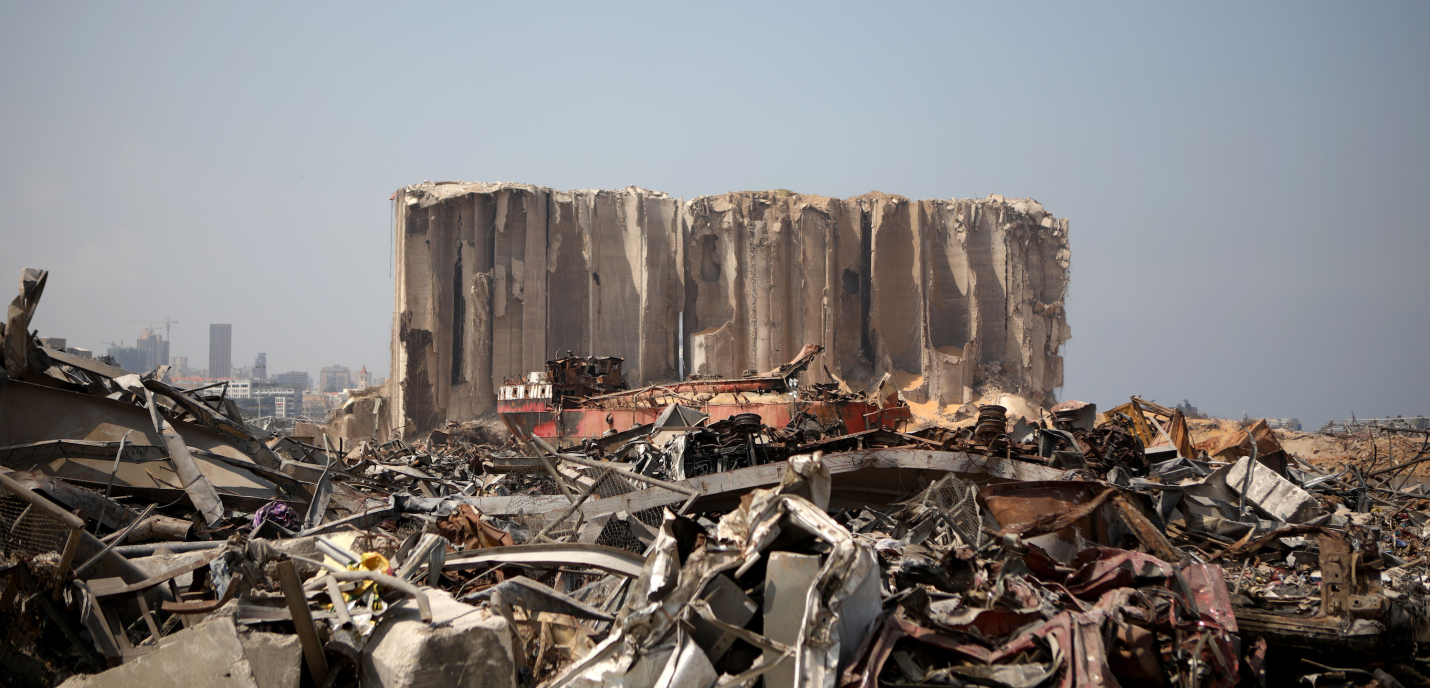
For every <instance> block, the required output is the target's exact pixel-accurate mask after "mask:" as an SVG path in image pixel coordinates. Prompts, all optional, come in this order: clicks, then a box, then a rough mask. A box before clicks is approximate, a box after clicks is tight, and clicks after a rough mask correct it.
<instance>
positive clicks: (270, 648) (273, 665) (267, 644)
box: [196, 631, 303, 688]
mask: <svg viewBox="0 0 1430 688" xmlns="http://www.w3.org/2000/svg"><path fill="white" fill-rule="evenodd" d="M238 642H239V644H240V645H242V646H243V655H244V657H247V658H248V666H249V669H250V670H252V671H253V680H254V681H255V682H256V683H257V684H258V688H298V682H299V680H300V679H302V676H303V647H302V645H301V644H300V643H299V640H298V636H296V635H287V634H284V633H260V632H258V631H248V632H240V633H239V634H238ZM196 688H197V687H196Z"/></svg>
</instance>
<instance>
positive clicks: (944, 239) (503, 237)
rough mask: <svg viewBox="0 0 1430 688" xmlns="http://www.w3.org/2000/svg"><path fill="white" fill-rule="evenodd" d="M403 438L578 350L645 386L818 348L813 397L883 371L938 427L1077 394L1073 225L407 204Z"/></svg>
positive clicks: (910, 211) (400, 269)
mask: <svg viewBox="0 0 1430 688" xmlns="http://www.w3.org/2000/svg"><path fill="white" fill-rule="evenodd" d="M394 201H395V203H396V205H397V212H396V216H397V220H396V228H395V231H396V235H397V279H396V288H395V301H396V304H395V305H396V312H395V318H394V328H393V347H392V352H393V353H392V355H393V361H392V365H393V367H392V370H393V373H394V375H393V379H394V382H393V383H392V384H393V389H392V390H391V391H390V393H391V398H392V400H393V403H392V404H391V406H390V410H391V412H392V413H393V426H394V427H404V426H405V427H406V428H407V429H408V430H409V431H412V430H418V429H425V428H430V427H433V426H434V425H436V424H437V423H440V422H442V421H444V420H454V421H463V420H470V419H473V418H476V417H477V416H480V415H482V414H484V413H487V412H490V411H491V410H492V409H493V408H494V405H495V391H496V390H497V388H499V387H500V386H501V385H502V383H503V381H504V380H507V379H511V378H515V377H518V376H521V375H523V374H524V373H526V372H527V371H536V370H542V369H544V368H545V362H546V361H547V360H548V359H551V358H555V357H557V356H561V355H565V354H566V352H567V351H573V352H575V353H577V354H587V355H599V356H619V357H622V358H624V359H625V379H626V380H628V381H629V382H630V383H631V384H644V383H652V382H664V381H672V380H676V379H679V378H680V377H681V376H683V375H687V374H691V373H695V374H700V375H702V376H709V375H725V376H738V375H741V374H742V373H743V372H745V371H748V370H769V369H772V368H775V367H777V366H778V365H780V364H781V363H784V362H786V361H788V360H790V359H791V358H792V357H793V356H794V355H795V354H796V353H797V352H799V351H800V348H801V346H802V345H803V344H805V343H807V342H817V343H822V344H824V345H825V346H826V347H827V353H826V356H825V357H824V359H823V361H822V365H819V366H814V367H812V368H811V369H810V373H811V375H812V380H813V381H827V380H828V377H829V376H834V377H836V378H838V379H840V380H843V381H844V382H846V383H848V384H849V385H850V386H851V387H853V388H859V387H862V386H864V385H867V384H870V383H871V382H873V381H877V380H879V379H881V378H883V376H884V375H885V374H886V373H887V374H889V375H890V377H891V380H892V382H893V383H894V384H895V386H897V387H898V388H899V389H901V390H902V392H903V396H904V398H905V399H906V400H908V401H910V402H912V403H913V404H916V405H921V406H923V407H924V408H926V409H929V410H933V411H938V410H943V409H945V408H946V407H948V406H949V405H959V404H963V403H965V402H968V401H971V400H973V399H975V398H977V397H979V396H980V394H982V393H984V392H987V391H988V390H990V389H996V390H998V391H1002V392H1009V393H1013V394H1017V395H1019V396H1022V397H1024V398H1025V399H1027V400H1028V401H1029V402H1031V403H1034V404H1040V405H1046V404H1049V403H1051V402H1052V400H1053V390H1054V389H1055V388H1056V387H1059V386H1060V385H1061V384H1062V358H1061V356H1060V351H1061V347H1062V344H1063V342H1064V341H1066V340H1067V338H1068V337H1069V336H1070V331H1069V329H1068V326H1067V321H1066V318H1065V315H1064V311H1063V298H1064V295H1065V294H1066V291H1067V282H1068V265H1069V257H1070V253H1069V251H1068V235H1067V226H1068V225H1067V220H1065V219H1056V218H1054V217H1053V216H1051V215H1049V214H1048V213H1047V212H1046V211H1044V210H1043V208H1042V206H1041V205H1040V204H1038V203H1037V202H1036V201H1033V200H1030V199H1014V200H1005V199H1004V198H1003V197H1001V196H989V197H988V198H985V199H979V200H926V201H910V200H909V199H906V198H903V197H901V196H892V195H888V194H882V193H871V194H866V195H864V196H859V197H856V198H850V199H844V200H840V199H836V198H828V197H824V196H812V195H803V194H795V193H790V192H787V191H760V192H738V193H727V194H722V195H719V196H702V197H699V198H695V199H693V200H690V201H681V200H679V199H674V198H671V197H670V196H668V195H666V194H664V193H661V192H658V191H650V190H646V189H640V188H637V187H628V188H626V189H620V190H614V191H596V190H578V191H569V192H562V191H555V190H552V189H549V188H546V187H538V186H530V185H525V184H510V183H496V184H492V183H465V182H444V183H435V184H433V183H424V184H419V185H414V186H409V187H406V188H404V189H401V190H399V191H398V192H397V193H396V194H395V196H394Z"/></svg>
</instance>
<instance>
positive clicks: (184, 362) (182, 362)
mask: <svg viewBox="0 0 1430 688" xmlns="http://www.w3.org/2000/svg"><path fill="white" fill-rule="evenodd" d="M169 367H170V368H173V369H174V377H188V376H189V357H188V356H174V357H173V358H170V359H169Z"/></svg>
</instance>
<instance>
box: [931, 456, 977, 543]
mask: <svg viewBox="0 0 1430 688" xmlns="http://www.w3.org/2000/svg"><path fill="white" fill-rule="evenodd" d="M923 502H924V503H925V504H928V505H929V506H932V507H936V508H938V509H939V510H940V511H942V512H943V513H944V514H945V515H947V516H948V518H949V520H950V521H952V522H953V525H954V530H957V531H958V536H959V537H960V538H962V539H963V541H964V542H965V543H967V544H969V545H972V546H974V547H980V546H982V545H983V529H982V527H981V526H982V524H983V518H982V516H981V514H980V513H979V511H978V486H977V485H974V484H973V483H970V482H968V481H966V480H961V479H959V478H958V477H957V476H955V475H953V474H952V473H950V474H948V475H946V476H944V477H943V478H940V479H939V480H938V481H937V482H935V483H934V484H932V485H929V487H928V490H926V491H925V492H924V495H923Z"/></svg>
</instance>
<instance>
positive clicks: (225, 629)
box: [61, 617, 296, 688]
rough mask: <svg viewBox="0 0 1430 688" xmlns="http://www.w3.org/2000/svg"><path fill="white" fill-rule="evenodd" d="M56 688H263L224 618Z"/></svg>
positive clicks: (229, 619)
mask: <svg viewBox="0 0 1430 688" xmlns="http://www.w3.org/2000/svg"><path fill="white" fill-rule="evenodd" d="M61 685H62V686H64V687H65V688H136V687H138V686H143V687H144V688H199V687H203V688H210V687H214V688H266V686H261V685H260V684H259V683H258V682H257V680H255V679H254V676H253V671H252V669H251V667H250V664H249V662H248V659H247V657H246V656H245V655H244V648H243V644H242V643H241V642H240V641H239V637H238V631H237V630H236V629H235V628H234V625H233V619H232V618H229V617H219V618H215V619H211V620H209V621H205V622H204V623H201V624H199V625H197V626H194V627H193V628H189V629H186V630H183V631H180V632H178V633H175V634H173V635H170V636H168V637H165V638H163V639H162V640H160V641H159V647H158V648H157V649H155V650H154V651H153V652H150V653H148V654H146V655H142V656H140V657H136V658H134V659H131V660H129V661H128V662H125V663H124V664H121V665H119V666H117V667H115V668H113V669H110V670H109V671H105V672H103V673H99V674H86V675H79V676H72V677H70V679H69V680H68V681H65V682H64V683H63V684H61ZM294 685H296V683H295V684H294Z"/></svg>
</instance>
